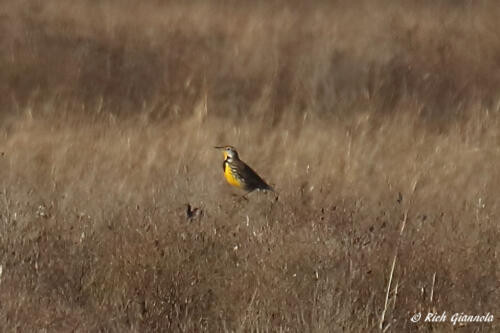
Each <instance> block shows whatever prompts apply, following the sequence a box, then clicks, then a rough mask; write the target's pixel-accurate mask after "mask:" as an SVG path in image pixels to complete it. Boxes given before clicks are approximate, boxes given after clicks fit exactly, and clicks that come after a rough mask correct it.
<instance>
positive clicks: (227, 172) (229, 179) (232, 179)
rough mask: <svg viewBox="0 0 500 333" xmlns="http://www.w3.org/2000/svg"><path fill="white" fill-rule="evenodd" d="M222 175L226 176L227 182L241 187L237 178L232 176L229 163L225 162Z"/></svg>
mask: <svg viewBox="0 0 500 333" xmlns="http://www.w3.org/2000/svg"><path fill="white" fill-rule="evenodd" d="M224 177H226V180H227V182H228V183H229V184H231V185H233V186H236V187H241V186H242V184H241V182H240V181H239V180H238V178H236V177H234V175H233V173H232V172H231V168H230V167H229V165H227V163H226V167H225V168H224Z"/></svg>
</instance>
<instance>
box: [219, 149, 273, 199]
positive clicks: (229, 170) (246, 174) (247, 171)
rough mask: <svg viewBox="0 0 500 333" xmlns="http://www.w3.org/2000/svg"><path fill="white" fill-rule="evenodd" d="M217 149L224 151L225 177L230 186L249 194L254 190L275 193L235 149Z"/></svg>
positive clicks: (223, 166)
mask: <svg viewBox="0 0 500 333" xmlns="http://www.w3.org/2000/svg"><path fill="white" fill-rule="evenodd" d="M215 148H216V149H222V151H223V153H224V162H223V163H222V169H223V170H224V177H225V178H226V180H227V182H228V183H229V184H230V185H233V186H235V187H237V188H240V189H242V190H245V191H247V194H248V193H250V192H252V191H254V190H268V191H274V189H273V188H272V187H271V186H269V185H268V184H267V183H266V182H265V181H264V180H263V179H262V178H260V176H259V175H258V174H257V173H256V172H255V171H253V170H252V168H250V167H249V166H248V165H246V164H245V162H243V161H242V160H240V157H239V156H238V152H237V151H236V149H234V147H231V146H223V147H215Z"/></svg>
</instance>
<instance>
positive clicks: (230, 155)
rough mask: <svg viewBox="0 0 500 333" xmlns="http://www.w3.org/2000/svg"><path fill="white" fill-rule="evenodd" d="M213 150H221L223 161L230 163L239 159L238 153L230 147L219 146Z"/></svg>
mask: <svg viewBox="0 0 500 333" xmlns="http://www.w3.org/2000/svg"><path fill="white" fill-rule="evenodd" d="M215 149H220V150H222V153H223V154H224V160H227V161H229V162H230V161H232V160H237V159H239V157H238V152H237V151H236V149H235V148H234V147H232V146H220V147H215Z"/></svg>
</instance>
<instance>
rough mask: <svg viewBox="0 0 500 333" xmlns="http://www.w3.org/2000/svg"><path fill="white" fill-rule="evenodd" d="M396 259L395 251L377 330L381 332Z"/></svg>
mask: <svg viewBox="0 0 500 333" xmlns="http://www.w3.org/2000/svg"><path fill="white" fill-rule="evenodd" d="M397 257H398V253H397V251H396V254H395V255H394V260H393V261H392V268H391V273H390V274H389V281H388V282H387V291H386V293H385V304H384V310H383V311H382V316H381V317H380V323H379V329H380V330H381V331H382V328H383V327H384V320H385V313H386V311H387V304H388V303H389V294H390V291H391V284H392V277H393V276H394V267H396V259H397ZM383 331H385V330H383Z"/></svg>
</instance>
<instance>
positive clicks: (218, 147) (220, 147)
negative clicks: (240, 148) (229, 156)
mask: <svg viewBox="0 0 500 333" xmlns="http://www.w3.org/2000/svg"><path fill="white" fill-rule="evenodd" d="M214 148H215V149H224V147H223V146H215V147H214Z"/></svg>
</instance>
